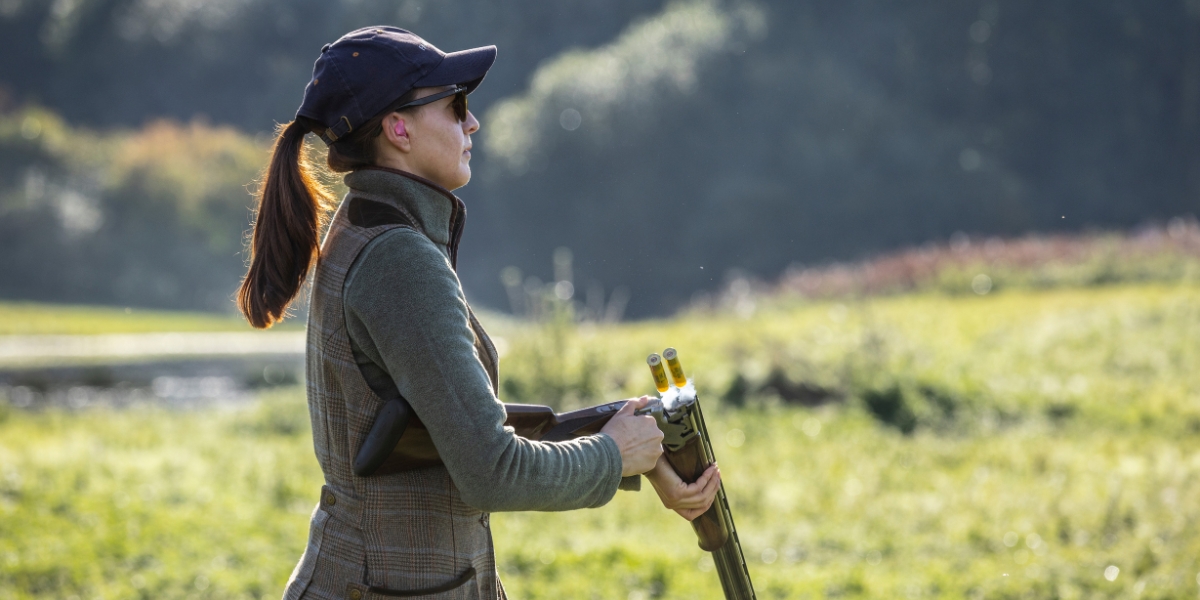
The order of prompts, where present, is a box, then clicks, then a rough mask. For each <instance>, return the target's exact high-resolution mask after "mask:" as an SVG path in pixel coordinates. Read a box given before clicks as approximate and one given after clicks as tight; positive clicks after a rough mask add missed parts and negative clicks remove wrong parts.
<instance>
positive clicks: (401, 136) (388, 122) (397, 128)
mask: <svg viewBox="0 0 1200 600" xmlns="http://www.w3.org/2000/svg"><path fill="white" fill-rule="evenodd" d="M383 137H384V138H385V139H386V140H387V142H388V144H389V145H391V146H394V147H395V148H396V149H397V150H400V151H401V152H408V151H409V150H411V149H412V140H410V139H409V137H408V127H407V125H406V123H405V122H404V118H403V117H401V116H400V114H399V113H392V114H390V115H388V116H386V117H384V119H383Z"/></svg>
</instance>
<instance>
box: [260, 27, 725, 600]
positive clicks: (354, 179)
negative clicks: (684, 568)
mask: <svg viewBox="0 0 1200 600" xmlns="http://www.w3.org/2000/svg"><path fill="white" fill-rule="evenodd" d="M495 57H496V48H495V46H488V47H484V48H475V49H472V50H464V51H461V52H455V53H451V54H443V53H442V52H441V51H440V50H438V49H437V48H435V47H434V46H433V45H431V44H429V43H428V42H426V41H424V40H422V39H421V38H420V37H417V36H416V35H414V34H412V33H410V32H407V31H404V30H402V29H396V28H393V27H368V28H364V29H359V30H357V31H353V32H351V33H349V34H347V35H345V36H343V37H342V38H341V39H339V40H337V41H336V42H334V43H332V44H328V45H326V46H325V47H324V48H323V49H322V50H321V56H320V57H318V58H317V62H316V65H315V67H314V70H313V79H312V81H311V82H309V84H308V87H307V88H306V90H305V93H304V100H303V103H302V104H301V106H300V109H299V110H298V111H297V115H296V119H295V121H293V122H292V123H290V124H288V125H287V126H286V127H284V128H283V129H282V130H281V132H280V134H279V136H278V138H277V140H276V143H275V149H274V153H273V155H272V157H271V164H270V166H269V168H268V171H267V174H266V179H265V181H264V183H263V186H262V192H261V196H260V199H259V208H258V216H257V220H256V222H255V224H254V235H253V240H252V252H253V257H252V260H251V264H250V268H249V272H248V274H247V275H246V279H245V281H244V282H243V283H242V287H241V290H240V291H239V294H238V303H239V306H240V308H241V310H242V312H243V313H244V314H245V315H246V317H247V319H249V321H250V323H251V324H253V325H254V326H255V327H259V328H265V327H270V326H271V325H272V324H273V323H275V322H278V321H279V320H281V319H282V318H283V317H284V315H285V312H286V310H287V306H288V304H289V303H290V302H291V301H292V299H293V298H295V296H296V295H297V293H298V292H299V290H300V287H301V285H302V284H303V282H304V280H305V278H306V277H307V274H308V271H309V267H310V265H311V263H312V262H313V258H314V257H317V256H318V254H319V260H318V261H317V264H316V268H315V269H314V272H313V285H312V292H311V298H310V309H309V317H308V351H307V361H308V368H307V379H308V404H309V412H310V415H311V418H312V424H313V444H314V446H315V449H316V454H317V459H318V462H320V465H321V469H322V471H323V472H324V475H325V486H324V487H323V489H322V493H321V499H320V503H319V504H318V506H317V509H316V510H315V511H314V513H313V518H312V523H311V529H310V534H309V542H308V547H307V549H306V550H305V553H304V556H303V557H302V558H301V560H300V563H299V564H298V565H297V567H296V570H295V572H294V573H293V575H292V578H291V580H290V581H289V583H288V586H287V590H286V592H285V597H286V598H300V597H307V598H350V599H351V600H359V599H361V598H369V597H381V596H432V595H437V596H438V597H446V598H451V597H453V598H502V597H504V590H503V587H502V586H501V584H500V581H499V578H498V577H497V574H496V565H495V558H494V555H493V550H492V540H491V532H490V528H489V521H488V513H490V512H493V511H501V510H570V509H576V508H584V507H597V506H601V505H603V504H605V503H607V502H608V501H609V499H611V498H612V496H613V494H614V493H615V492H616V489H617V486H618V482H619V481H620V480H621V478H622V477H624V476H632V475H637V474H639V473H646V474H647V475H648V477H649V478H650V480H651V482H652V483H653V484H654V486H655V488H656V489H657V490H658V491H659V495H660V497H661V498H662V500H663V502H664V504H665V505H666V506H668V507H670V508H673V509H676V510H677V511H678V512H680V514H682V515H683V516H684V517H685V518H688V519H691V518H694V517H695V516H697V515H699V514H700V513H702V512H703V511H704V510H705V509H706V508H707V507H708V506H709V504H711V502H712V500H713V497H714V496H715V494H716V489H717V484H718V482H719V475H718V473H717V472H716V470H715V469H710V470H709V471H708V472H706V473H705V475H704V476H703V477H702V478H701V479H700V480H698V481H697V482H696V483H694V484H692V485H685V484H684V483H683V482H682V481H680V480H679V478H678V477H677V476H676V475H675V473H674V471H672V470H671V468H670V466H669V465H667V463H666V462H665V460H664V459H662V457H661V446H660V442H661V439H662V434H661V433H660V432H659V430H658V428H657V427H656V426H655V424H654V421H653V419H651V418H650V417H645V416H641V417H639V416H635V415H634V414H633V411H634V409H636V408H638V407H640V406H643V405H644V404H645V403H646V402H647V401H648V398H647V397H642V398H640V399H638V400H634V401H631V402H629V403H628V404H626V406H625V408H624V409H623V410H622V411H620V412H619V413H618V414H617V415H616V416H614V417H613V418H612V420H611V421H610V422H609V423H608V424H607V425H606V426H605V427H604V429H603V430H602V431H601V432H600V433H599V434H597V435H593V436H585V437H581V438H577V439H574V440H572V441H569V442H559V443H541V442H533V441H530V440H527V439H524V438H521V437H519V436H516V435H515V434H514V433H513V431H512V429H511V428H508V429H506V428H505V427H504V426H503V422H504V419H505V413H504V406H503V404H501V403H500V401H499V400H498V399H497V398H496V396H495V390H496V383H497V374H496V373H497V371H496V366H497V356H496V352H495V349H494V347H493V346H492V344H491V342H490V340H489V339H488V337H487V334H486V333H485V332H484V331H483V328H482V327H481V326H480V325H479V322H478V321H477V320H476V319H475V317H474V315H473V314H472V312H471V309H470V307H469V306H468V304H467V301H466V299H465V297H464V296H463V292H462V288H461V286H460V285H459V281H458V278H457V277H456V275H455V271H454V269H455V265H456V262H457V250H458V243H459V239H460V237H461V234H462V230H463V223H464V218H465V215H466V210H465V208H464V206H463V203H462V201H461V200H459V199H458V198H457V197H456V196H454V195H453V194H452V193H451V191H450V190H454V189H457V188H459V187H462V186H463V185H465V184H466V183H467V181H469V180H470V177H471V169H470V159H471V153H470V150H471V134H472V133H475V132H476V131H478V130H479V122H478V121H477V120H476V119H475V116H474V115H472V114H471V113H470V111H468V110H467V94H470V93H471V92H472V91H474V89H475V88H476V87H477V86H478V85H479V84H480V82H481V81H482V80H483V77H484V75H485V74H486V73H487V70H488V69H489V68H490V67H491V65H492V63H493V61H494V60H495ZM307 133H314V134H316V135H318V136H319V137H320V138H321V139H322V140H324V141H325V143H326V145H327V146H328V156H327V163H328V165H329V168H330V169H332V170H333V171H336V172H342V173H347V175H346V176H345V182H346V185H347V187H349V190H350V191H349V194H347V196H346V198H345V199H343V201H342V203H341V205H340V207H338V210H337V212H336V214H335V215H334V217H333V219H332V222H331V223H330V226H329V230H328V233H327V235H326V238H325V240H324V242H323V244H322V246H321V248H320V251H319V253H318V250H317V243H318V239H317V238H318V233H319V231H320V229H321V225H322V222H323V220H324V216H325V211H326V207H328V206H330V205H331V204H332V202H331V201H330V199H329V197H328V195H327V194H326V192H325V191H324V190H322V189H321V188H320V186H319V185H317V183H316V180H315V178H314V176H313V174H312V172H311V171H310V169H309V167H308V166H307V165H306V164H305V163H304V159H303V156H304V153H303V151H302V149H303V145H304V136H305V135H306V134H307ZM394 398H404V399H405V400H407V401H408V403H409V404H410V405H411V406H412V409H413V411H414V412H415V413H416V415H417V416H418V417H419V418H420V420H421V421H422V422H423V423H424V425H425V427H426V428H427V429H428V432H429V435H430V437H431V438H432V441H433V443H434V445H435V446H436V448H437V451H438V455H439V456H440V459H441V465H440V466H434V467H429V468H424V469H418V470H409V471H402V472H399V473H392V474H388V475H380V476H371V477H360V476H357V475H355V474H354V472H353V470H352V466H351V465H352V461H353V458H354V455H355V452H356V450H357V449H358V448H359V447H360V445H361V444H362V442H363V439H364V437H365V435H366V433H367V431H368V430H369V428H370V426H371V423H372V421H373V420H374V418H375V416H376V414H377V413H378V411H379V410H380V407H382V406H383V404H384V402H386V401H388V400H390V399H394Z"/></svg>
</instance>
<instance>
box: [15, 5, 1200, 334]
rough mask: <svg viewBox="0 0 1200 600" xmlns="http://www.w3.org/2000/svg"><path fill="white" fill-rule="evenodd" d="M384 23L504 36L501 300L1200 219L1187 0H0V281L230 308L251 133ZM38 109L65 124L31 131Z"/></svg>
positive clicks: (655, 301)
mask: <svg viewBox="0 0 1200 600" xmlns="http://www.w3.org/2000/svg"><path fill="white" fill-rule="evenodd" d="M379 22H382V23H391V24H396V25H399V26H402V27H408V28H411V29H413V30H415V31H417V32H419V33H421V34H422V35H423V36H425V37H427V38H429V39H430V40H432V41H434V43H436V44H438V45H439V46H440V47H442V48H443V49H447V50H451V49H458V48H464V47H469V46H475V45H481V44H487V43H495V44H497V45H499V46H500V59H499V61H498V62H497V65H496V67H495V68H494V69H493V71H492V73H491V74H490V75H489V79H488V85H485V86H483V87H482V88H480V91H479V92H478V93H477V94H474V95H473V96H472V108H473V110H474V111H475V112H477V113H478V114H480V115H481V116H482V118H481V120H482V121H483V130H482V131H481V132H480V134H479V136H478V140H477V142H478V143H477V148H479V149H480V150H481V152H477V153H476V160H475V161H474V169H475V174H476V175H475V180H474V181H473V182H472V184H471V185H470V186H468V187H467V188H465V189H464V190H462V192H461V195H462V196H463V197H464V198H465V199H466V200H467V202H468V205H469V206H470V209H471V218H470V219H469V221H470V225H469V227H468V229H469V230H470V231H469V234H468V235H467V237H466V238H465V241H464V244H463V261H462V270H461V273H460V275H461V277H462V278H463V281H464V284H465V285H466V287H467V288H468V293H469V294H471V296H472V297H473V298H475V299H476V300H477V301H480V302H482V303H484V304H489V305H492V306H495V307H506V306H508V304H509V300H508V299H509V298H510V297H513V295H512V294H511V289H510V290H508V291H507V292H506V290H505V287H504V285H502V283H501V280H500V277H499V274H500V273H501V272H502V271H503V272H504V273H505V280H506V281H507V282H508V283H509V284H510V287H512V285H522V286H526V287H529V286H532V287H536V286H537V285H540V281H541V280H546V281H549V282H551V283H554V282H555V281H556V280H557V279H558V278H559V275H558V274H556V273H554V270H555V268H556V265H555V263H554V261H552V260H551V256H552V255H553V253H554V251H555V249H558V248H564V247H565V248H569V249H570V250H571V253H570V255H571V256H573V257H574V262H573V264H572V265H571V269H570V273H571V275H570V277H571V278H572V279H573V284H574V285H573V289H579V290H584V289H598V290H601V294H603V293H604V290H608V291H609V292H608V293H609V294H612V293H613V290H617V289H618V288H621V287H622V286H627V288H628V289H629V290H630V291H631V298H630V299H629V304H628V306H629V312H628V314H630V315H632V316H644V315H649V314H660V313H663V312H666V311H669V310H672V309H674V308H676V307H678V306H680V305H681V304H683V303H685V302H687V301H689V300H690V299H692V298H693V296H694V294H696V293H697V292H702V291H705V290H712V289H714V288H716V287H717V286H719V285H721V284H722V283H723V282H724V280H725V278H726V277H727V276H728V274H729V273H730V272H734V271H737V272H741V273H743V274H746V275H750V276H757V277H763V278H774V277H776V276H777V275H778V274H779V273H781V272H782V271H783V270H784V269H786V268H787V267H789V266H795V265H797V264H821V263H825V262H829V261H833V260H845V259H855V258H860V257H862V256H865V255H868V254H872V253H877V252H880V251H885V250H888V249H892V248H896V247H900V246H905V245H912V244H920V243H923V242H926V241H929V240H934V239H945V238H947V237H949V236H950V234H952V233H954V232H956V231H967V232H970V233H972V234H974V233H979V234H986V235H1015V234H1018V233H1022V232H1026V231H1043V232H1046V231H1078V230H1085V229H1092V228H1104V229H1108V228H1124V227H1129V226H1133V225H1137V224H1139V223H1142V222H1145V221H1155V220H1158V221H1165V220H1166V219H1168V218H1170V217H1172V216H1177V215H1186V214H1194V213H1196V212H1198V211H1197V200H1196V199H1197V194H1198V193H1200V148H1197V144H1198V143H1200V142H1198V141H1197V133H1200V131H1198V129H1197V126H1198V119H1200V1H1197V0H1175V1H1163V2H1155V3H1138V2H1133V1H1132V0H1113V1H1109V2H1103V3H1097V2H1087V1H1084V0H1048V1H1047V0H1044V1H1040V2H1035V1H1033V0H1007V1H1003V2H998V1H994V0H983V1H980V2H968V3H943V2H932V1H928V0H927V1H925V2H917V3H893V2H884V1H882V0H843V1H840V2H827V1H812V2H793V1H785V0H757V1H752V0H689V1H679V2H633V1H631V0H608V1H604V2H601V1H598V0H569V1H564V2H557V3H543V2H533V1H528V0H526V1H522V2H518V3H505V4H503V5H499V4H496V3H488V2H482V1H479V0H443V1H441V2H437V3H434V2H428V1H423V0H403V1H397V2H375V3H366V2H358V1H351V0H326V1H323V2H314V1H311V0H300V1H297V2H287V3H284V2H267V1H266V0H209V1H206V2H201V1H199V0H0V48H3V51H4V56H5V57H6V59H7V60H5V61H2V62H0V88H3V90H4V96H5V97H6V98H7V99H6V103H7V105H8V106H9V107H10V114H9V116H8V117H6V121H5V123H7V125H5V127H6V128H7V129H6V130H5V131H6V133H0V161H2V162H0V173H2V174H3V179H0V188H3V190H0V203H2V204H0V215H2V221H0V228H2V229H3V231H2V232H0V236H2V237H0V248H2V251H3V253H4V254H3V256H4V264H3V266H0V295H3V296H8V297H33V298H43V299H60V300H72V301H84V300H86V301H92V302H113V303H137V304H151V305H159V306H180V307H193V308H225V309H228V308H229V307H230V306H231V305H230V304H229V297H230V294H231V292H232V289H233V286H234V285H236V281H237V278H238V277H239V275H240V271H241V268H242V257H240V256H239V255H238V254H237V251H238V249H239V248H240V244H241V234H242V232H243V230H244V229H245V227H246V224H247V223H248V217H249V212H248V206H249V200H250V198H249V195H248V194H247V191H246V188H245V187H244V186H245V184H248V183H249V182H250V181H251V180H252V179H253V177H254V174H255V172H256V169H257V166H258V165H260V164H261V163H262V161H263V160H264V159H265V139H266V135H265V134H268V133H269V132H270V131H271V130H272V128H273V126H274V124H275V123H276V122H286V121H287V120H289V119H290V118H291V116H292V114H293V113H294V111H295V107H296V106H297V105H298V104H299V100H300V96H301V93H302V90H303V86H304V84H305V82H306V81H307V79H308V77H309V75H310V72H311V64H312V60H314V59H315V56H316V52H317V49H319V47H320V46H321V44H323V43H325V42H327V41H331V40H333V39H334V38H336V36H337V35H339V34H341V33H343V32H345V31H347V30H349V29H352V28H354V27H358V26H362V25H367V24H373V23H379ZM31 103H32V104H37V105H41V106H45V107H47V108H48V109H49V110H51V111H53V112H55V113H58V114H61V115H63V117H64V118H65V119H66V120H67V122H69V123H70V124H71V125H70V126H66V125H53V124H54V123H57V121H56V120H55V119H54V118H53V116H52V115H44V118H43V117H35V118H34V120H35V121H38V122H39V123H42V122H44V123H49V124H51V125H45V128H46V132H45V133H40V134H39V135H38V136H33V137H28V136H27V134H30V133H31V132H30V131H27V130H24V131H23V130H22V127H23V126H24V125H23V124H24V123H25V122H26V121H27V120H28V118H27V116H26V115H25V114H24V113H16V112H12V109H11V107H17V106H22V105H26V104H31ZM200 115H203V119H206V120H207V121H200V122H199V123H197V124H193V125H188V126H178V125H167V124H164V123H156V124H152V125H146V124H147V123H151V122H154V121H155V120H157V119H160V118H164V117H168V118H174V119H178V120H182V121H190V120H192V119H194V118H196V117H198V116H200ZM205 122H207V123H213V124H214V125H204V124H202V123H205ZM225 125H228V126H232V127H235V128H237V129H239V130H242V131H245V132H247V134H246V135H239V134H237V133H235V132H234V131H233V130H227V129H223V128H222V127H223V126H225ZM130 127H141V128H142V129H141V130H140V131H128V130H127V129H124V128H130ZM56 128H58V129H56ZM89 128H104V129H108V130H111V129H113V128H116V129H117V130H119V131H124V133H107V134H87V133H86V131H88V129H89ZM53 131H62V132H65V133H63V136H64V139H63V140H60V141H59V142H57V143H58V144H59V145H57V146H54V145H52V144H51V145H47V144H50V142H49V141H47V140H49V139H51V138H53V134H52V132H53ZM164 132H170V133H169V135H168V134H166V133H164ZM253 134H257V135H258V139H257V141H254V139H252V138H251V137H250V135H253ZM156 136H158V137H156ZM164 136H165V137H166V138H170V139H171V140H173V141H171V142H170V143H167V142H165V141H159V142H155V141H153V140H161V139H165V138H164ZM83 138H87V141H86V142H84V141H80V140H82V139H83ZM201 140H205V141H204V142H201ZM210 142H211V143H212V144H214V145H213V146H211V147H209V148H210V150H208V151H207V152H208V153H207V154H206V153H205V152H206V151H205V150H204V149H203V148H204V147H206V146H204V144H206V143H210ZM155 144H160V146H155ZM134 147H144V149H143V151H142V152H143V153H142V155H141V156H143V159H142V161H141V162H138V161H137V160H135V159H133V158H120V157H122V156H126V154H128V153H133V154H136V153H137V152H136V151H135V150H132V149H130V148H134ZM150 148H153V149H150ZM218 148H220V149H218ZM194 150H197V151H194ZM121 152H125V153H126V154H121ZM171 157H174V158H171ZM122 161H125V162H122ZM193 180H194V181H193ZM164 181H169V182H170V183H169V184H164V183H163V182H164ZM39 182H40V183H39ZM180 186H182V187H180ZM39 198H40V200H39ZM72 198H74V200H72ZM70 206H83V207H85V208H86V210H85V209H81V211H75V212H74V213H73V212H71V209H69V208H65V207H70ZM89 211H91V212H89ZM72 214H75V215H76V216H75V217H70V216H69V215H72ZM80 215H82V216H80ZM88 215H90V217H89V216H88ZM72 219H75V221H72ZM88 219H91V220H90V221H89V220H88ZM81 223H82V224H84V225H86V226H80V224H81ZM139 244H140V245H139ZM151 249H153V250H151ZM506 267H514V268H509V269H506ZM526 284H528V285H526ZM561 289H562V287H561V286H560V287H559V288H557V290H559V291H561Z"/></svg>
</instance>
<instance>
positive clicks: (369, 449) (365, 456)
mask: <svg viewBox="0 0 1200 600" xmlns="http://www.w3.org/2000/svg"><path fill="white" fill-rule="evenodd" d="M664 358H665V359H666V361H665V362H666V363H667V366H668V367H669V368H670V381H668V378H667V372H666V370H665V369H664V367H663V362H664V361H663V359H664ZM646 362H647V363H648V364H649V365H650V371H651V373H652V374H653V375H654V380H655V386H656V387H657V388H658V391H659V393H660V394H661V397H660V398H658V399H656V400H653V401H652V402H651V403H650V404H648V405H646V406H645V407H644V408H641V409H639V410H638V411H637V414H639V415H651V416H653V417H654V420H655V421H656V422H657V423H658V428H659V429H660V430H661V431H662V432H663V454H664V455H665V456H666V457H667V462H669V463H670V464H671V466H672V467H673V468H674V469H675V472H676V473H677V474H678V475H679V477H680V479H682V480H683V481H685V482H687V483H694V482H695V481H696V480H697V479H699V477H700V475H701V474H703V473H704V470H705V469H707V468H708V466H709V465H711V464H712V463H714V462H716V459H715V455H714V454H713V449H712V443H711V442H710V441H709V435H708V428H707V426H706V425H705V423H704V413H703V412H702V411H701V410H700V400H699V398H698V397H697V395H696V388H695V386H693V385H692V384H691V383H690V382H689V381H688V380H687V377H686V376H685V375H684V373H683V367H682V366H681V364H680V362H679V355H678V353H677V352H676V351H675V349H674V348H667V349H666V350H665V351H663V356H661V357H660V356H659V355H657V354H651V355H650V357H649V358H648V359H647V361H646ZM625 402H626V401H625V400H619V401H617V402H609V403H607V404H601V405H598V406H591V407H588V408H581V409H579V410H574V411H570V412H565V413H555V412H554V409H552V408H550V407H549V406H538V405H533V404H505V405H504V410H505V413H506V414H507V417H506V419H505V421H504V424H505V425H506V426H509V427H512V428H513V429H514V430H515V432H516V434H517V435H519V436H521V437H524V438H527V439H531V440H538V441H543V442H557V441H563V440H569V439H571V438H573V437H579V436H584V435H592V434H595V433H599V432H600V429H601V428H603V427H604V425H605V424H606V423H608V421H609V419H611V418H612V416H613V415H615V414H616V413H617V411H619V410H621V407H623V406H625ZM440 464H441V458H440V457H439V456H438V454H437V450H436V449H435V448H434V446H433V440H432V439H431V438H430V437H429V431H428V430H427V429H426V428H425V426H424V425H423V424H422V423H421V420H420V419H419V418H417V416H416V415H414V414H413V411H412V408H411V407H410V406H409V404H408V402H407V401H405V400H404V399H403V398H395V399H393V400H390V401H388V402H387V403H385V404H384V406H383V408H382V409H381V410H380V412H379V415H378V416H377V417H376V418H375V423H374V425H373V426H372V427H371V431H370V432H369V433H368V434H367V438H366V440H364V442H363V444H362V446H361V447H360V448H359V451H358V454H357V455H356V456H355V459H354V465H353V467H354V472H355V474H357V475H361V476H364V477H365V476H370V475H384V474H388V473H396V472H400V471H407V470H411V469H420V468H424V467H431V466H435V465H440ZM640 481H641V480H640V476H637V475H635V476H633V477H627V478H625V479H624V480H623V481H622V482H621V488H622V489H634V490H636V489H638V487H639V484H640ZM692 529H694V530H695V532H696V537H697V538H699V543H700V548H701V549H703V550H705V551H706V552H711V553H712V555H713V562H714V563H715V564H716V567H717V574H718V575H719V576H720V579H721V588H722V590H724V592H725V598H726V600H755V599H756V596H755V594H754V586H753V584H752V583H751V582H750V571H749V570H748V569H747V568H746V560H745V558H744V556H743V554H742V544H741V542H740V541H739V540H738V535H737V529H736V528H735V527H734V524H733V513H732V512H730V510H729V501H728V500H727V499H726V497H725V484H724V483H722V484H721V486H720V488H719V489H718V490H717V497H716V499H715V500H714V501H713V504H712V506H711V507H709V509H708V510H707V511H705V512H704V514H702V515H700V516H699V517H696V518H695V519H694V520H693V521H692Z"/></svg>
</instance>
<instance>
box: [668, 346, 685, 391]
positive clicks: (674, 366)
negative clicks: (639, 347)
mask: <svg viewBox="0 0 1200 600" xmlns="http://www.w3.org/2000/svg"><path fill="white" fill-rule="evenodd" d="M663 358H665V359H667V369H668V370H669V371H671V379H672V380H673V381H674V382H675V387H683V386H685V385H687V376H686V375H684V374H683V365H681V364H679V353H678V352H676V351H675V349H674V348H667V349H666V350H663Z"/></svg>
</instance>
